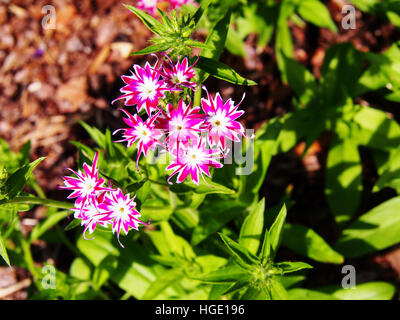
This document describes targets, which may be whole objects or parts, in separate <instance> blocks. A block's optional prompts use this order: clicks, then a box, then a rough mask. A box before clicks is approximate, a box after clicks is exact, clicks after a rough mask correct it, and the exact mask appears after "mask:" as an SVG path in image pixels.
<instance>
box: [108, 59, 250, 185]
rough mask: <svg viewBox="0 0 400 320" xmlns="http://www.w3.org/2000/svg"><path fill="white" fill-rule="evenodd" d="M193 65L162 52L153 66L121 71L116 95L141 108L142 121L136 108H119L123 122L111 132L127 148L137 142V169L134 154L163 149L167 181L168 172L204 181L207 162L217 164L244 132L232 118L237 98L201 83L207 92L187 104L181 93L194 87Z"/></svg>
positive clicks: (208, 164) (188, 99)
mask: <svg viewBox="0 0 400 320" xmlns="http://www.w3.org/2000/svg"><path fill="white" fill-rule="evenodd" d="M194 65H195V64H193V65H190V64H189V60H188V58H187V57H185V58H183V59H182V60H181V59H179V58H178V60H177V61H176V62H175V63H174V62H173V61H172V60H171V59H170V58H169V57H168V56H167V55H164V59H163V61H162V62H158V61H157V62H156V63H155V64H154V65H153V66H151V65H150V64H149V63H148V62H147V63H146V64H145V67H144V68H142V67H140V66H138V65H134V66H133V70H134V71H132V74H131V75H129V76H122V80H123V81H124V82H125V84H126V85H125V86H124V87H123V88H121V92H122V93H123V95H122V96H121V97H119V98H118V99H116V100H119V99H125V106H133V105H136V111H137V112H138V113H139V112H140V111H141V110H142V109H145V110H146V113H147V119H146V120H143V119H142V118H141V117H140V116H139V115H138V113H135V114H134V115H132V114H130V113H129V112H128V111H127V110H125V109H122V110H123V112H124V113H125V115H126V118H124V122H125V124H126V125H127V126H128V127H126V128H121V129H118V130H117V131H116V132H121V131H122V136H123V137H122V139H121V140H119V141H117V142H127V146H128V147H131V146H132V145H134V144H137V159H136V163H137V169H138V170H139V159H140V156H141V155H144V156H146V155H147V153H148V150H153V151H154V150H155V149H156V147H159V148H161V149H162V150H164V151H166V152H167V153H168V154H169V155H170V156H171V157H170V159H171V161H170V163H169V165H168V166H167V168H166V169H167V170H173V172H172V174H171V175H170V176H169V178H168V180H167V181H168V183H170V184H171V183H172V182H171V181H170V179H171V178H172V177H173V176H174V175H177V182H178V183H181V182H183V181H184V180H185V179H186V178H187V177H188V176H190V178H191V180H192V181H193V182H194V183H195V184H199V180H200V179H199V178H200V177H201V178H202V179H203V180H204V182H205V183H207V182H206V181H205V178H204V175H207V176H209V177H210V170H209V169H210V167H213V168H221V167H222V166H223V165H222V163H220V161H219V160H220V159H222V158H224V157H225V156H226V154H227V153H228V151H229V150H228V149H229V148H228V146H227V141H235V142H239V141H240V140H239V136H244V128H243V126H242V125H241V124H240V123H239V122H238V121H236V120H237V118H239V117H240V116H241V115H242V114H243V112H244V111H239V110H238V107H239V105H240V103H239V104H237V105H235V103H234V102H233V100H232V99H229V100H227V101H224V100H223V99H222V97H221V95H220V94H219V93H217V94H216V96H215V97H214V98H213V97H212V96H211V95H210V94H209V93H208V91H207V89H206V88H205V87H203V88H204V90H205V91H206V92H207V97H205V98H202V99H201V101H200V106H192V103H191V101H190V98H189V97H188V94H187V93H188V92H189V93H190V92H192V93H193V92H195V90H200V89H196V83H195V82H194V78H195V75H196V74H195V71H194V68H193V67H194ZM242 100H243V99H242ZM114 101H115V100H114ZM116 132H114V133H116ZM205 136H206V137H205Z"/></svg>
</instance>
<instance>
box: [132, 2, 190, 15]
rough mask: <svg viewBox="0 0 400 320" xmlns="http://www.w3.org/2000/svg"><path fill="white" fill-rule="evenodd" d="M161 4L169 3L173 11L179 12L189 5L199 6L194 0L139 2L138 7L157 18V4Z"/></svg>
mask: <svg viewBox="0 0 400 320" xmlns="http://www.w3.org/2000/svg"><path fill="white" fill-rule="evenodd" d="M161 2H164V3H169V5H170V7H171V10H179V9H180V8H181V7H182V6H183V5H187V4H194V5H197V4H196V2H194V1H193V0H170V1H165V0H138V2H137V4H136V7H137V8H139V9H141V10H143V11H146V12H148V13H149V14H151V15H152V16H155V14H156V12H157V4H158V3H161Z"/></svg>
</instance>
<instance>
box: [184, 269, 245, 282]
mask: <svg viewBox="0 0 400 320" xmlns="http://www.w3.org/2000/svg"><path fill="white" fill-rule="evenodd" d="M246 276H248V273H247V272H246V271H245V270H244V269H242V268H240V267H238V266H236V265H234V266H227V267H224V268H220V269H218V270H215V271H212V272H210V273H208V274H205V275H201V276H191V278H192V279H195V280H201V281H203V282H207V283H217V284H223V283H231V282H236V281H239V280H241V279H243V277H246Z"/></svg>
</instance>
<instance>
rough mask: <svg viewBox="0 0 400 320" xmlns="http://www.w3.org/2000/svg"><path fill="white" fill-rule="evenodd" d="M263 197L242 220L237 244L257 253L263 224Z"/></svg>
mask: <svg viewBox="0 0 400 320" xmlns="http://www.w3.org/2000/svg"><path fill="white" fill-rule="evenodd" d="M264 211H265V199H264V198H263V199H262V200H261V201H260V202H259V203H258V204H257V205H256V206H255V207H254V209H253V210H252V211H251V212H250V213H249V215H248V216H247V217H246V219H245V220H244V221H243V224H242V227H241V229H240V235H239V244H240V245H242V246H244V247H245V248H246V249H247V250H249V251H250V252H251V253H253V254H257V251H258V248H259V246H260V238H261V234H262V231H263V225H264Z"/></svg>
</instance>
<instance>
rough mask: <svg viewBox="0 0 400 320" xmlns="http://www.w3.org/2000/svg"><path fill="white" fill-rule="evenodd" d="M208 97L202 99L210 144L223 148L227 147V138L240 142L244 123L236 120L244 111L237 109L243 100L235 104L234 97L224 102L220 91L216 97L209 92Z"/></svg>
mask: <svg viewBox="0 0 400 320" xmlns="http://www.w3.org/2000/svg"><path fill="white" fill-rule="evenodd" d="M207 95H208V97H207V99H205V98H202V99H201V107H202V109H203V111H204V112H205V114H206V115H205V119H204V125H203V128H204V129H205V130H208V143H209V144H210V146H213V145H216V146H217V147H220V148H221V149H222V150H225V148H226V139H229V140H232V141H235V142H239V141H240V139H239V135H241V136H244V128H243V126H242V124H241V123H240V122H238V121H235V120H236V119H237V118H239V117H240V116H241V115H242V114H243V113H244V111H243V110H237V109H238V107H239V105H240V104H241V102H242V101H243V99H244V95H243V98H242V101H241V102H240V103H239V104H237V105H236V106H235V105H234V102H233V100H232V99H228V100H227V101H226V102H224V101H223V100H222V98H221V95H220V94H219V93H217V94H216V96H215V98H214V99H213V98H211V96H210V94H209V93H208V92H207Z"/></svg>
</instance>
